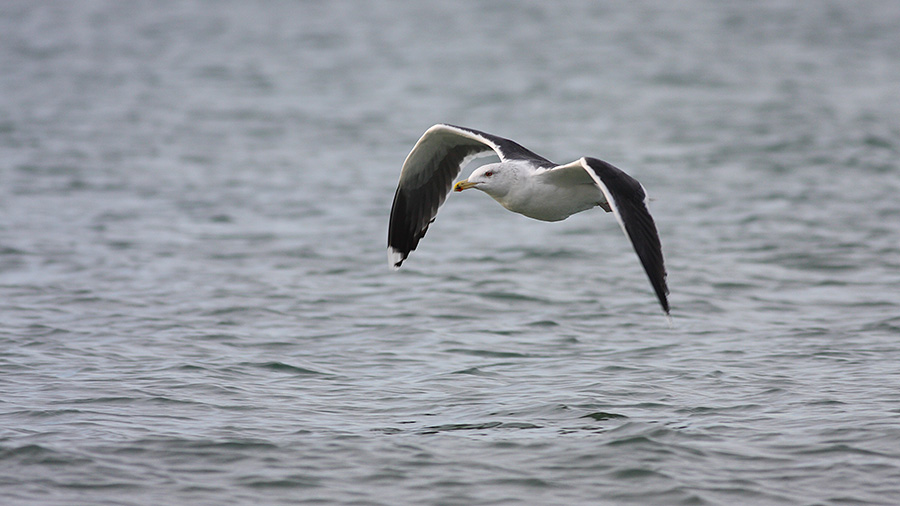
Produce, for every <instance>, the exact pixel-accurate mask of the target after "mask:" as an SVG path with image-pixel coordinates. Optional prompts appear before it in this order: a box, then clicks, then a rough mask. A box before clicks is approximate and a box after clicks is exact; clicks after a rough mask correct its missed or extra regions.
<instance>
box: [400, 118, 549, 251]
mask: <svg viewBox="0 0 900 506" xmlns="http://www.w3.org/2000/svg"><path fill="white" fill-rule="evenodd" d="M491 151H493V152H494V154H496V155H497V156H499V157H500V159H501V160H515V159H530V160H535V161H537V162H538V163H539V164H540V165H543V166H553V165H554V164H553V163H552V162H550V161H549V160H547V159H545V158H543V157H541V156H539V155H536V154H534V153H532V152H531V151H529V150H527V149H525V148H524V147H522V146H521V145H519V144H517V143H516V142H513V141H511V140H509V139H504V138H502V137H497V136H495V135H491V134H487V133H484V132H479V131H478V130H471V129H468V128H463V127H457V126H453V125H434V126H433V127H431V128H429V129H428V130H426V131H425V133H424V134H423V135H422V137H421V138H420V139H419V141H418V142H416V145H415V146H413V149H412V151H410V153H409V155H408V156H407V157H406V161H405V162H403V168H402V169H401V170H400V182H399V183H398V184H397V191H396V192H395V193H394V204H393V206H392V208H391V220H390V223H389V225H388V261H389V262H390V265H391V266H392V267H394V268H399V267H400V265H401V264H402V263H403V261H404V260H405V259H406V257H407V256H409V252H410V251H412V250H415V249H416V246H417V245H418V244H419V239H421V238H422V237H423V236H424V235H425V232H427V231H428V226H429V225H430V224H431V222H433V221H434V217H435V216H436V215H437V211H438V208H439V207H440V206H441V204H443V203H444V200H445V199H446V198H447V194H448V193H450V189H451V188H452V187H453V180H454V179H456V176H458V175H459V171H460V170H461V169H462V168H463V167H464V166H465V165H466V164H467V163H469V161H471V160H472V158H474V157H476V156H479V155H482V154H486V153H490V152H491Z"/></svg>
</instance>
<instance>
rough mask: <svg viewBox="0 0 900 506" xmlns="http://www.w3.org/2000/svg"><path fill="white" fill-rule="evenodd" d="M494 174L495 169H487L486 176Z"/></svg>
mask: <svg viewBox="0 0 900 506" xmlns="http://www.w3.org/2000/svg"><path fill="white" fill-rule="evenodd" d="M493 175H494V171H492V170H489V171H487V172H485V173H484V177H491V176H493Z"/></svg>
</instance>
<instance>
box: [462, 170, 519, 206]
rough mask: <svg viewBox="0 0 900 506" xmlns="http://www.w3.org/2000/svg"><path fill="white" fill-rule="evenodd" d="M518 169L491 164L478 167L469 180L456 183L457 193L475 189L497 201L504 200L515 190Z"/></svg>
mask: <svg viewBox="0 0 900 506" xmlns="http://www.w3.org/2000/svg"><path fill="white" fill-rule="evenodd" d="M516 169H517V167H516V166H515V165H513V164H509V163H504V162H500V163H489V164H487V165H482V166H481V167H478V168H477V169H475V170H474V171H472V174H471V175H470V176H469V178H468V179H463V180H462V181H460V182H458V183H456V185H455V186H454V187H453V189H454V190H455V191H458V192H461V191H463V190H468V189H469V188H475V189H477V190H481V191H483V192H484V193H487V194H488V195H490V196H491V197H494V198H495V199H501V198H503V197H504V196H505V195H506V194H507V193H509V191H510V190H511V189H512V188H513V186H514V185H515V183H516V180H517V179H518V176H519V171H518V170H516Z"/></svg>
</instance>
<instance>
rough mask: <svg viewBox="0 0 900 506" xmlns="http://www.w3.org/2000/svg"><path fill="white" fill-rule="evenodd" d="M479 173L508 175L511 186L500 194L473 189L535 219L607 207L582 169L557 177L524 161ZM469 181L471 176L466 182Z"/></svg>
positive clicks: (485, 168) (492, 166)
mask: <svg viewBox="0 0 900 506" xmlns="http://www.w3.org/2000/svg"><path fill="white" fill-rule="evenodd" d="M479 172H480V173H482V174H484V173H485V172H493V177H494V178H498V177H501V175H507V174H508V176H507V177H508V178H509V179H510V180H511V184H509V185H503V190H504V191H503V192H499V191H495V190H493V188H492V187H490V186H485V187H478V186H476V188H478V189H481V190H482V191H484V192H485V193H487V194H488V195H490V196H491V197H492V198H493V199H494V200H496V201H497V202H498V203H500V205H501V206H503V207H505V208H506V209H508V210H510V211H512V212H514V213H519V214H522V215H525V216H528V217H529V218H533V219H535V220H541V221H561V220H564V219H566V218H568V217H569V216H572V215H573V214H576V213H580V212H582V211H587V210H588V209H591V208H593V207H597V206H604V205H606V197H605V196H604V195H603V191H601V190H600V188H598V187H597V185H596V183H594V180H593V179H591V178H590V176H588V175H587V173H586V172H584V171H583V170H578V171H570V174H567V175H560V174H557V173H555V172H554V171H553V170H551V169H543V168H535V167H534V166H533V165H532V164H530V163H528V162H527V161H521V160H513V161H509V162H500V163H497V164H489V165H483V166H482V167H481V168H480V171H479ZM474 175H475V174H473V176H474ZM476 177H477V176H476ZM471 180H472V178H471V177H470V178H469V179H467V181H471ZM507 190H508V191H507ZM459 191H462V190H459Z"/></svg>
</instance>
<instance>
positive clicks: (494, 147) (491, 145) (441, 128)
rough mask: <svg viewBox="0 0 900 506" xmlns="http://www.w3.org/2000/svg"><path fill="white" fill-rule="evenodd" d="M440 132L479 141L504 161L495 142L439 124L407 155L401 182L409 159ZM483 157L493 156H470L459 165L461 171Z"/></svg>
mask: <svg viewBox="0 0 900 506" xmlns="http://www.w3.org/2000/svg"><path fill="white" fill-rule="evenodd" d="M440 131H443V132H449V133H453V134H456V135H458V136H460V137H464V138H466V139H472V140H473V141H478V142H480V143H482V144H484V145H485V146H486V147H487V148H488V149H491V150H492V151H493V152H494V154H495V155H496V156H498V157H500V160H504V157H503V154H502V153H501V152H500V148H499V146H497V145H496V144H494V143H493V142H491V141H489V140H487V139H485V138H484V137H482V136H480V135H478V134H476V133H473V132H471V131H469V130H466V129H463V128H459V127H455V126H452V125H447V124H445V123H438V124H436V125H433V126H431V127H429V128H428V130H425V133H424V134H422V136H421V137H419V140H418V141H416V144H415V145H414V146H413V148H412V149H411V150H409V154H407V155H406V159H405V160H403V168H401V169H400V180H401V181H402V180H403V173H404V172H406V170H407V167H408V162H409V157H410V156H412V154H413V153H415V151H416V148H418V147H419V145H420V144H422V142H423V141H425V138H426V137H428V136H429V135H430V134H434V133H436V132H440ZM482 156H491V155H490V153H487V152H481V153H475V154H474V155H469V156H467V157H466V158H464V159H463V161H462V163H460V165H459V167H460V170H462V168H463V167H465V166H466V165H467V164H469V163H470V162H471V161H472V160H474V159H475V158H480V157H482Z"/></svg>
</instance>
